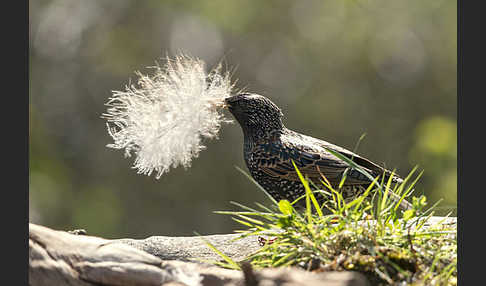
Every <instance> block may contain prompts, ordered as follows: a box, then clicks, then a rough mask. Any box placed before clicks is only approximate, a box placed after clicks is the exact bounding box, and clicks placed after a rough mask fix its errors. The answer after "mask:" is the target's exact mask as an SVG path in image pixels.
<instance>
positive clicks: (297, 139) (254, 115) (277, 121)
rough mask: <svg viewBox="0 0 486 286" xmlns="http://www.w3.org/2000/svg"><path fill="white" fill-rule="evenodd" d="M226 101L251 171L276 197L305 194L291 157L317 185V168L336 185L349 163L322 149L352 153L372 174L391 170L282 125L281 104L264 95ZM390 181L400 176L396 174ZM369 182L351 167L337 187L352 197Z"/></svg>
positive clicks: (242, 95) (405, 203)
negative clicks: (279, 106)
mask: <svg viewBox="0 0 486 286" xmlns="http://www.w3.org/2000/svg"><path fill="white" fill-rule="evenodd" d="M225 102H226V105H227V106H228V109H229V110H230V112H231V113H232V114H233V116H234V117H235V118H236V120H237V121H238V123H239V124H240V126H241V128H242V130H243V135H244V148H243V149H244V151H243V155H244V159H245V162H246V165H247V167H248V169H249V171H250V174H251V176H252V177H253V178H254V179H255V180H256V181H257V182H258V183H259V184H260V185H261V186H262V187H263V188H264V189H265V190H266V191H267V192H268V193H269V194H270V195H271V196H272V197H273V198H274V199H276V200H277V201H278V200H282V199H287V200H289V201H293V200H295V199H297V198H298V197H300V196H302V195H303V194H305V189H304V187H303V185H302V183H301V182H300V180H299V178H298V175H297V172H296V171H295V169H294V167H293V165H292V161H291V160H293V161H294V162H295V164H296V165H297V167H298V168H299V170H300V172H301V173H302V174H304V175H306V176H307V177H308V178H309V179H310V180H311V181H312V182H314V183H315V184H316V185H320V184H321V183H320V180H321V173H322V174H324V176H325V177H326V178H327V179H328V180H329V182H330V183H331V184H332V185H333V186H334V187H337V186H338V184H339V182H340V181H341V176H342V174H343V172H344V171H345V170H346V168H348V164H347V163H346V162H345V161H342V160H340V159H339V158H337V157H335V156H334V155H332V154H331V153H329V152H328V151H327V150H326V149H325V148H328V149H331V150H334V151H336V152H339V153H341V154H343V155H344V156H346V157H348V158H352V159H353V161H354V162H356V163H357V164H358V165H360V166H361V167H362V168H364V169H365V170H366V171H368V172H369V173H371V174H372V175H373V176H378V175H381V174H383V173H385V176H386V177H387V175H388V176H389V175H390V174H391V172H389V171H387V170H385V169H384V168H382V167H380V166H378V165H377V164H375V163H373V162H371V161H369V160H368V159H365V158H363V157H361V156H359V155H357V154H355V153H353V152H351V151H349V150H346V149H344V148H341V147H339V146H336V145H334V144H331V143H329V142H326V141H323V140H319V139H316V138H313V137H310V136H306V135H303V134H299V133H297V132H295V131H292V130H289V129H287V128H286V127H285V126H284V124H283V122H282V117H283V113H282V112H281V110H280V108H278V106H277V105H275V104H274V103H273V102H271V101H270V100H269V99H268V98H266V97H264V96H261V95H257V94H250V93H242V94H239V95H236V96H232V97H229V98H227V99H226V101H225ZM324 147H325V148H324ZM392 180H393V181H394V182H401V181H402V179H400V178H399V177H398V176H394V177H393V179H392ZM369 183H370V181H369V180H368V178H366V177H365V176H364V175H363V174H361V173H360V172H358V171H356V170H350V171H348V174H347V178H346V181H345V183H344V185H343V187H342V188H341V189H340V191H341V193H342V194H343V197H344V198H345V199H351V198H353V197H355V196H356V195H359V194H360V193H362V192H363V191H364V190H365V189H366V187H367V186H368V185H369ZM323 199H324V198H323V197H320V200H323ZM409 207H410V206H409V204H408V203H407V202H404V203H402V205H401V208H402V209H406V208H409Z"/></svg>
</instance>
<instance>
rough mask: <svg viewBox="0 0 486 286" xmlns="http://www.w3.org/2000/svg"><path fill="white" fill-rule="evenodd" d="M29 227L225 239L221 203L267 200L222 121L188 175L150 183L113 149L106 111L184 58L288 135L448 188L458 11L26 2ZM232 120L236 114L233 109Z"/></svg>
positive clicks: (443, 3) (416, 6) (234, 134)
mask: <svg viewBox="0 0 486 286" xmlns="http://www.w3.org/2000/svg"><path fill="white" fill-rule="evenodd" d="M29 3H30V4H29V5H30V11H29V14H30V38H29V39H30V41H29V48H30V51H29V54H30V56H29V57H30V104H29V109H30V128H29V140H30V154H29V155H30V189H29V211H30V213H29V217H30V218H29V220H30V221H31V222H34V223H40V224H43V225H46V226H49V227H53V228H56V229H74V228H85V229H87V231H88V233H89V234H92V235H100V236H106V237H127V236H130V237H135V238H137V237H138V238H143V237H147V236H150V235H192V234H193V231H197V232H199V233H202V234H212V233H227V232H231V231H233V229H235V228H237V224H236V223H233V222H232V221H231V219H230V218H229V217H227V216H222V215H217V214H213V213H212V211H214V210H224V209H234V207H233V206H232V205H230V204H229V201H237V202H240V203H244V204H247V205H253V202H255V201H258V202H266V198H264V195H263V194H261V193H260V191H258V190H257V188H256V187H255V186H254V185H253V184H252V183H251V182H250V181H249V180H248V179H247V178H245V177H244V175H242V174H241V173H240V172H238V171H237V170H236V168H235V167H234V166H235V165H236V166H240V167H242V168H243V169H245V170H246V166H245V165H244V161H243V156H242V153H243V147H242V143H243V142H242V140H243V136H242V132H241V130H240V129H239V127H238V126H237V125H235V124H233V125H224V126H223V128H222V129H221V132H220V139H219V140H212V141H208V142H207V144H206V145H207V150H205V151H203V152H202V153H201V154H200V156H199V158H196V159H195V160H194V161H193V164H192V167H191V168H189V169H187V170H184V169H182V168H178V169H174V170H171V171H170V172H169V173H168V174H165V175H164V176H162V178H161V179H160V180H156V179H155V178H154V176H152V177H147V176H143V175H137V173H136V171H135V170H133V169H131V165H132V162H133V158H130V159H125V158H124V157H123V151H120V150H113V149H109V148H107V147H105V146H106V144H108V143H111V138H110V137H109V135H108V133H107V131H106V126H105V121H104V120H103V119H101V118H100V115H101V114H102V113H103V112H104V111H105V110H106V106H104V103H105V102H106V101H107V99H108V97H109V96H110V95H111V91H112V90H123V89H124V87H125V85H126V84H127V83H128V80H129V79H131V80H132V81H135V80H136V78H137V77H136V76H135V74H134V71H136V70H140V71H142V72H143V73H150V72H151V71H150V69H147V68H146V67H147V66H153V65H154V63H155V60H160V59H161V57H164V56H165V55H169V56H173V55H175V54H176V53H177V52H179V51H185V52H187V53H189V54H191V55H193V56H197V57H200V58H201V59H203V60H204V61H206V63H207V64H208V67H209V68H211V67H213V66H214V65H216V64H217V63H218V62H219V61H221V60H223V62H224V63H225V64H226V65H227V66H228V67H236V70H235V72H234V78H235V79H238V83H237V86H238V87H240V88H242V87H245V88H246V89H247V90H248V91H253V92H257V93H260V94H263V95H266V96H268V97H270V98H271V99H272V100H273V101H274V102H275V103H277V104H278V105H279V106H280V107H281V108H282V109H283V111H284V113H285V115H286V117H285V124H286V126H287V127H288V128H291V129H294V130H296V131H299V132H302V133H305V134H308V135H311V136H314V137H317V138H321V139H325V140H327V141H330V142H332V143H335V144H338V145H341V146H343V147H345V148H348V149H351V150H352V149H353V148H354V146H355V144H356V143H357V141H358V139H359V137H360V136H361V135H362V134H363V133H366V137H365V139H364V141H362V142H361V144H360V146H359V149H358V153H360V154H361V155H364V156H366V157H368V158H370V159H371V160H373V161H375V162H377V163H380V164H383V163H385V164H386V166H387V167H388V168H390V169H394V168H396V169H397V171H398V173H399V174H401V175H402V176H405V175H407V174H408V172H409V171H410V170H411V169H412V168H413V167H414V166H415V165H419V166H420V168H421V169H424V170H425V173H424V176H423V178H422V179H421V180H420V182H419V184H418V188H417V190H416V193H417V194H421V193H425V194H426V195H428V197H429V199H430V201H436V200H437V199H439V198H444V202H443V204H442V206H443V207H444V211H445V209H450V208H455V206H456V194H457V186H456V185H457V176H456V169H457V165H456V160H457V151H456V149H457V145H456V139H457V132H456V117H457V112H456V99H457V95H456V93H457V84H456V79H457V75H456V72H457V69H456V63H457V60H456V55H457V46H456V40H457V36H456V34H457V16H456V15H457V8H456V7H457V2H456V1H452V0H435V1H423V0H397V1H389V0H374V1H371V0H354V1H352V0H346V1H345V0H327V1H324V0H323V1H320V0H301V1H290V0H285V1H284V0H280V1H224V0H208V1H189V0H187V1H162V0H159V1H156V0H152V1H148V0H147V1H140V0H139V1H136V0H112V1H103V0H83V1H79V0H35V1H30V2H29ZM228 116H229V114H228Z"/></svg>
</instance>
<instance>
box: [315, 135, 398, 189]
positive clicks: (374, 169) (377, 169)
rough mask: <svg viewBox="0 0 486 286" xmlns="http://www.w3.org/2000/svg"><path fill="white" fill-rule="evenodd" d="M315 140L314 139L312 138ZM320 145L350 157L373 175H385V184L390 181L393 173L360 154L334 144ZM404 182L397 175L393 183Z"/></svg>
mask: <svg viewBox="0 0 486 286" xmlns="http://www.w3.org/2000/svg"><path fill="white" fill-rule="evenodd" d="M312 139H314V138H312ZM319 143H320V145H321V146H322V147H324V148H327V149H331V150H333V151H336V152H339V153H340V154H342V155H344V156H346V157H348V158H349V159H351V160H352V161H353V162H355V163H356V164H358V165H359V166H361V167H363V168H365V170H368V171H371V175H373V176H377V175H381V174H383V173H384V174H385V182H386V180H388V177H389V176H390V175H391V172H390V171H389V170H386V169H385V168H383V167H381V166H379V165H377V164H375V163H373V162H371V161H370V160H368V159H366V158H363V157H361V156H359V155H358V154H355V153H353V152H351V151H349V150H347V149H344V148H342V147H339V146H337V145H334V144H332V143H329V142H326V141H322V140H319ZM402 181H403V180H402V179H401V178H400V177H399V176H398V175H396V174H394V175H393V182H402Z"/></svg>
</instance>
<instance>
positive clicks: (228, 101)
mask: <svg viewBox="0 0 486 286" xmlns="http://www.w3.org/2000/svg"><path fill="white" fill-rule="evenodd" d="M236 97H237V95H234V96H230V97H227V98H225V99H224V105H223V107H225V108H228V109H230V110H231V108H232V107H233V103H234V102H235V101H236V100H237V98H236Z"/></svg>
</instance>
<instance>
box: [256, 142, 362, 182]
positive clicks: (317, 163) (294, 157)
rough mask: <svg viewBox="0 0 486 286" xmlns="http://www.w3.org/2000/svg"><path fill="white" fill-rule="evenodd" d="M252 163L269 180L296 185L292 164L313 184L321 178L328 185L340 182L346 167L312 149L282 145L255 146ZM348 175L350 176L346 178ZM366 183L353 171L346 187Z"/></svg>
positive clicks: (326, 153) (338, 160) (337, 159)
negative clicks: (270, 177)
mask: <svg viewBox="0 0 486 286" xmlns="http://www.w3.org/2000/svg"><path fill="white" fill-rule="evenodd" d="M252 154H253V160H254V161H255V162H256V164H257V165H258V167H259V169H260V170H261V171H263V172H264V173H266V174H267V175H269V176H272V177H275V178H281V179H286V180H290V181H300V179H299V177H298V175H297V172H296V170H295V168H294V166H293V164H292V161H294V162H295V164H296V166H297V168H298V169H299V171H300V172H301V173H302V174H303V175H304V176H307V177H308V178H309V179H311V180H312V181H314V182H319V181H320V180H322V176H321V174H323V175H324V176H325V177H326V179H327V180H328V181H329V182H330V183H331V184H332V185H336V184H338V183H339V182H340V180H341V176H342V174H343V172H344V170H345V169H346V168H348V164H347V163H346V162H344V161H342V160H340V159H339V158H337V157H335V156H334V155H332V154H331V153H329V152H327V151H325V149H323V148H319V147H318V146H316V145H313V146H309V145H308V144H305V142H300V143H298V144H292V145H287V144H285V143H283V144H282V142H270V143H266V144H258V145H257V146H255V148H254V149H253V151H252ZM368 171H369V170H368ZM350 175H351V176H350ZM365 182H368V179H367V178H366V177H365V176H364V175H362V174H361V173H359V172H357V171H353V172H350V173H348V177H347V179H346V181H345V184H346V185H351V184H363V183H365Z"/></svg>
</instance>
